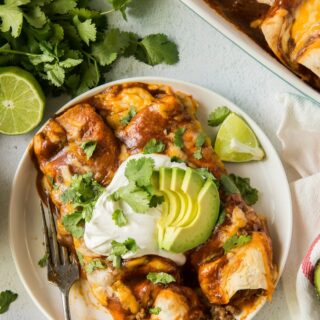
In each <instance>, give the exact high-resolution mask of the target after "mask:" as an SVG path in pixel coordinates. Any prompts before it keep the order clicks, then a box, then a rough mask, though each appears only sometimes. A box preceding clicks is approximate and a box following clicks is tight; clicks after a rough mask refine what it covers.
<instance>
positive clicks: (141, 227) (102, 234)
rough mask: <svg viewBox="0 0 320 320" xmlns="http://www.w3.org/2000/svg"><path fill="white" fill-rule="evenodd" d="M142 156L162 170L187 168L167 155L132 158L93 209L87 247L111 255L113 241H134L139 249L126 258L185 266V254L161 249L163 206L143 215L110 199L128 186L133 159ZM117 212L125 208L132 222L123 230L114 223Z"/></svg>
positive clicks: (86, 226)
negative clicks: (127, 173) (151, 258)
mask: <svg viewBox="0 0 320 320" xmlns="http://www.w3.org/2000/svg"><path fill="white" fill-rule="evenodd" d="M142 157H147V158H151V159H153V161H154V169H156V170H157V169H159V167H170V168H172V167H179V168H182V169H186V165H185V164H184V163H177V162H171V159H170V158H169V157H168V156H165V155H159V154H149V155H144V154H137V155H133V156H130V157H129V158H128V159H127V160H126V161H124V162H123V163H122V164H121V165H120V167H119V168H118V170H117V172H116V174H115V175H114V177H113V179H112V181H111V183H110V184H109V186H107V188H106V190H105V191H104V192H103V194H102V195H101V196H100V198H99V199H98V201H97V203H96V205H95V207H94V209H93V214H92V219H91V220H90V221H89V222H87V223H86V225H85V233H84V241H85V244H86V246H87V248H88V249H90V250H91V251H93V252H95V253H98V254H101V255H106V256H108V255H110V253H111V250H112V246H111V242H112V241H113V240H115V241H118V242H124V241H125V240H127V239H128V238H132V239H134V240H135V241H136V244H137V245H138V247H139V249H138V250H137V251H136V252H135V253H132V252H128V253H126V254H125V255H124V256H123V258H125V259H130V258H136V257H141V256H144V255H148V254H153V255H158V256H161V257H164V258H168V259H171V260H173V261H174V262H175V263H177V264H178V265H183V264H184V263H185V261H186V258H185V256H184V255H183V254H181V253H180V254H176V253H172V252H169V251H165V250H161V249H159V247H158V242H157V222H158V220H159V219H160V217H161V212H162V205H158V206H157V207H156V208H150V209H149V210H148V211H147V212H146V213H143V214H142V213H137V212H135V211H134V210H133V209H132V208H131V207H130V206H129V205H128V204H127V203H126V202H125V201H122V200H120V201H117V202H115V201H112V200H111V199H108V198H109V195H111V194H112V193H114V192H115V191H117V190H118V189H119V188H121V187H124V186H126V185H127V184H128V179H127V178H126V176H125V170H126V166H127V163H128V162H129V161H130V160H132V159H139V158H142ZM116 209H122V210H123V211H124V213H125V214H126V216H127V218H128V223H127V224H126V225H125V226H123V227H118V226H117V225H116V224H115V222H114V221H113V220H112V214H113V212H114V211H115V210H116Z"/></svg>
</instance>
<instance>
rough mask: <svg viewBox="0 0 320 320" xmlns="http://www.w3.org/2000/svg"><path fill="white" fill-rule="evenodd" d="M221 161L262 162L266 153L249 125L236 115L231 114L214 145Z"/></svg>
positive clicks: (223, 124) (224, 122)
mask: <svg viewBox="0 0 320 320" xmlns="http://www.w3.org/2000/svg"><path fill="white" fill-rule="evenodd" d="M214 150H215V152H216V153H217V154H218V155H219V156H220V158H221V160H223V161H229V162H246V161H252V160H261V159H263V158H264V156H265V153H264V151H263V149H262V148H261V146H260V144H259V141H258V139H257V137H256V135H255V134H254V132H253V131H252V130H251V128H250V127H249V126H248V124H247V123H246V122H245V121H244V120H243V119H242V118H241V117H239V116H238V115H236V114H235V113H231V114H230V115H229V116H228V117H227V118H226V119H225V120H224V121H223V123H222V125H221V127H220V129H219V131H218V134H217V137H216V141H215V145H214Z"/></svg>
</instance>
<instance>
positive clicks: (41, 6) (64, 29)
mask: <svg viewBox="0 0 320 320" xmlns="http://www.w3.org/2000/svg"><path fill="white" fill-rule="evenodd" d="M108 2H109V3H110V4H111V5H112V6H113V9H112V10H109V11H106V12H101V11H97V10H92V9H89V4H90V1H88V0H32V1H31V0H4V1H1V0H0V23H1V24H0V67H1V66H20V67H22V68H24V69H25V70H28V71H30V72H31V73H32V74H33V75H34V76H35V77H36V78H37V80H38V81H39V82H40V84H41V86H42V88H43V89H44V91H46V92H47V93H48V91H49V93H53V94H55V93H56V94H60V93H62V92H67V93H69V94H71V95H78V94H80V93H82V92H85V91H87V90H88V89H90V88H92V87H95V86H97V85H98V84H100V83H101V82H103V77H102V75H103V74H104V73H105V72H108V71H109V70H110V67H111V65H112V64H113V63H114V62H115V61H116V60H117V59H118V58H119V57H121V56H124V57H129V56H134V57H136V58H137V59H138V60H140V61H142V62H144V63H147V64H149V65H156V64H159V63H167V64H174V63H176V62H177V61H178V59H179V58H178V51H177V47H176V45H175V44H174V43H173V42H171V41H170V40H169V39H168V37H167V36H166V35H164V34H152V35H148V36H146V37H144V38H141V37H139V36H138V35H137V34H135V33H132V32H124V31H120V30H119V29H116V28H109V27H108V24H107V14H108V13H111V12H113V11H116V10H119V11H120V12H121V13H122V15H123V16H124V18H126V13H125V12H126V8H127V6H128V4H129V3H130V2H131V0H108Z"/></svg>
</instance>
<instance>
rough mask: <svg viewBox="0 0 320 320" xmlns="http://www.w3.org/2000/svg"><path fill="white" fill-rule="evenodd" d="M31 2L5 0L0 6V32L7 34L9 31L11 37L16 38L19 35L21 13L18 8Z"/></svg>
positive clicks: (28, 0) (25, 0) (26, 0)
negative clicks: (0, 21)
mask: <svg viewBox="0 0 320 320" xmlns="http://www.w3.org/2000/svg"><path fill="white" fill-rule="evenodd" d="M30 1H31V0H5V1H4V4H2V5H0V18H1V20H2V24H1V25H0V30H1V31H2V32H8V31H10V29H11V35H12V36H13V37H14V38H17V37H18V36H19V35H20V32H21V28H22V23H23V12H22V10H21V8H20V6H22V5H24V4H27V3H29V2H30Z"/></svg>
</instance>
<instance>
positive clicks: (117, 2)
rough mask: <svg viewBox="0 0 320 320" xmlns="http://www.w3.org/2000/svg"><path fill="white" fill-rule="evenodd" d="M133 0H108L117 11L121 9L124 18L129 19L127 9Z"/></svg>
mask: <svg viewBox="0 0 320 320" xmlns="http://www.w3.org/2000/svg"><path fill="white" fill-rule="evenodd" d="M131 1H132V0H108V2H109V3H111V5H112V7H113V9H114V10H116V11H120V12H121V14H122V16H123V18H124V19H125V20H127V15H126V9H127V6H128V5H129V4H130V3H131Z"/></svg>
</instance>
